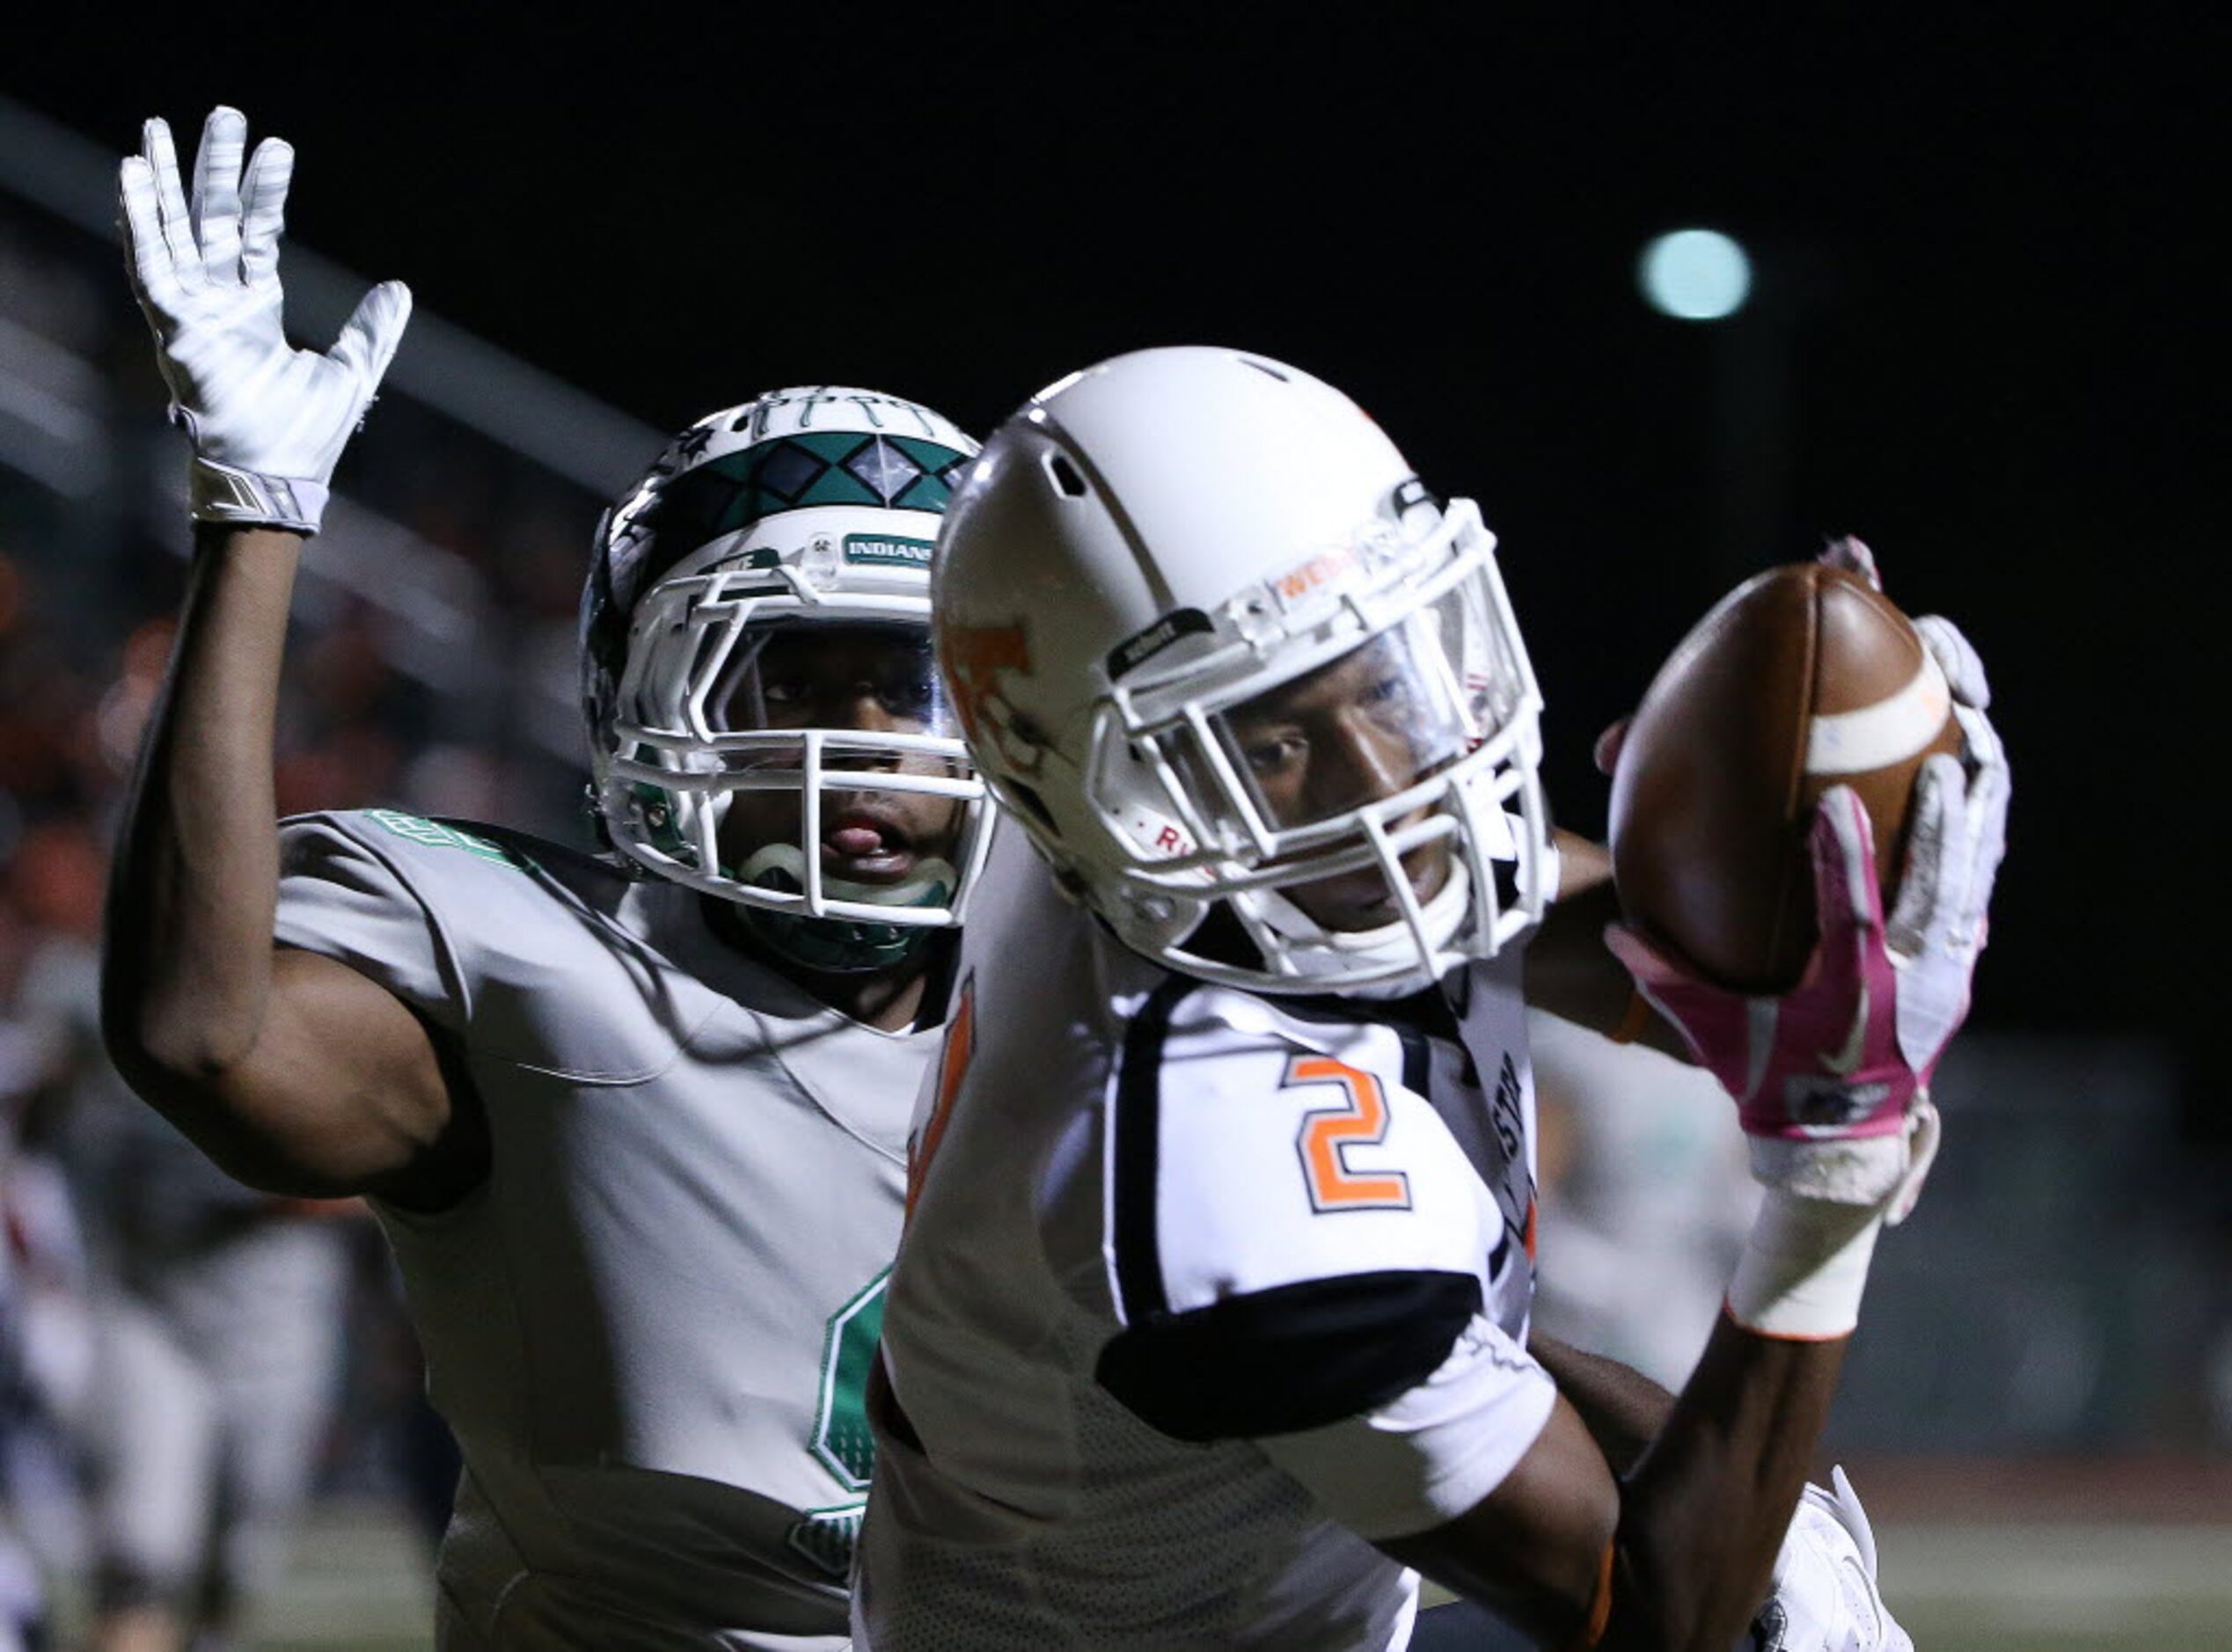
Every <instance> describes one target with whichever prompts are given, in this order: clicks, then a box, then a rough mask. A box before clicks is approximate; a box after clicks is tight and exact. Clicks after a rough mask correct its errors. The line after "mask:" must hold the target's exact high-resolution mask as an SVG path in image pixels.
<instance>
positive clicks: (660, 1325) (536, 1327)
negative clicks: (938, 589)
mask: <svg viewBox="0 0 2232 1652" xmlns="http://www.w3.org/2000/svg"><path fill="white" fill-rule="evenodd" d="M244 148H245V123H244V122H243V121H242V120H241V117H240V116H239V115H238V113H235V112H233V111H231V110H226V109H220V110H218V111H217V112H216V113H215V114H213V115H212V116H211V117H210V119H209V124H208V126H207V128H206V129H205V131H204V133H203V137H202V144H201V153H200V157H199V158H198V160H197V161H196V163H195V166H194V177H193V183H192V187H191V191H190V193H189V190H188V188H187V186H185V185H184V184H183V183H182V182H181V179H180V178H179V169H178V163H177V160H176V157H175V156H174V154H173V151H172V142H171V136H170V134H169V132H168V130H167V129H166V128H165V126H164V125H163V123H162V122H160V121H150V123H149V124H148V127H147V130H146V140H145V148H144V151H143V154H141V155H138V156H135V157H130V158H128V159H127V160H126V161H125V162H124V164H123V172H122V191H123V207H124V221H125V223H126V227H127V235H128V242H129V252H130V258H129V260H128V262H129V267H130V270H131V273H132V275H133V279H134V284H135V289H136V291H137V293H138V296H139V298H140V301H141V303H142V305H143V308H144V309H145V311H146V312H147V315H148V318H149V320H150V323H151V324H152V325H153V327H154V331H155V334H156V339H157V346H158V360H159V362H160V364H161V367H162V369H163V372H164V376H165V379H166V380H167V381H168V383H169V384H170V388H171V391H172V398H173V410H174V413H175V416H176V417H177V419H178V420H179V422H180V423H182V424H183V425H184V426H185V427H186V428H187V432H188V434H189V435H190V436H191V437H192V439H193V443H194V460H193V471H192V475H193V483H194V487H193V495H194V515H195V517H196V521H197V528H196V550H195V558H194V578H193V584H192V589H191V594H190V596H188V598H187V604H186V608H185V610H184V613H183V614H182V616H181V618H180V621H179V632H178V640H177V644H176V654H175V657H174V660H173V662H172V673H171V676H170V680H169V683H168V686H167V689H166V691H165V695H164V698H163V700H162V703H161V704H160V705H158V706H157V709H156V710H155V712H154V713H153V714H152V717H151V720H150V725H149V728H148V733H147V739H146V747H145V750H144V752H143V761H142V765H141V771H140V775H139V778H138V782H137V786H136V788H135V795H134V797H133V799H132V801H131V804H130V807H129V809H128V815H127V816H126V819H125V822H124V825H123V831H122V836H121V844H120V850H119V859H118V864H117V869H116V876H115V885H114V890H113V899H112V902H111V905H110V911H109V928H108V950H107V956H106V982H105V987H106V1025H107V1032H108V1036H109V1040H110V1042H111V1046H112V1049H113V1053H114V1055H115V1056H116V1058H117V1061H118V1063H119V1064H120V1065H121V1067H122V1069H123V1070H124V1071H125V1072H126V1073H127V1075H128V1077H129V1078H131V1080H132V1081H133V1083H134V1084H135V1086H136V1087H137V1088H138V1089H139V1090H140V1091H141V1093H143V1095H145V1096H146V1097H147V1098H148V1099H149V1100H150V1101H152V1102H153V1103H154V1104H155V1105H156V1106H157V1107H159V1108H161V1109H162V1110H163V1111H164V1112H165V1114H166V1115H168V1116H170V1117H171V1118H172V1120H173V1121H174V1122H177V1123H178V1124H179V1126H180V1127H181V1128H182V1129H184V1130H185V1131H186V1132H187V1134H188V1135H189V1136H191V1137H193V1138H194V1140H195V1141H196V1142H197V1143H199V1144H201V1146H203V1147H204V1148H205V1150H207V1151H209V1153H210V1155H211V1156H212V1157H213V1158H215V1159H217V1160H219V1162H220V1163H222V1164H223V1166H226V1167H227V1168H229V1169H231V1170H232V1171H233V1172H234V1173H237V1174H238V1175H239V1176H241V1177H242V1178H243V1179H245V1180H248V1181H252V1182H254V1183H256V1184H258V1185H260V1186H263V1187H266V1188H273V1189H276V1190H281V1191H286V1192H293V1193H300V1194H311V1195H340V1194H348V1193H357V1194H362V1195H366V1196H367V1197H368V1198H369V1199H370V1202H371V1203H372V1206H373V1209H374V1210H375V1211H376V1212H377V1215H378V1217H380V1220H381V1222H382V1224H383V1225H384V1228H385V1229H386V1231H387V1233H388V1235H389V1237H390V1239H391V1241H392V1245H393V1247H394V1249H395V1252H396V1254H397V1256H398V1258H399V1262H400V1264H401V1268H402V1272H403V1275H404V1278H405V1283H406V1287H407V1290H408V1293H409V1297H410V1301H411V1305H412V1310H413V1317H414V1319H416V1322H417V1326H418V1329H419V1333H420V1336H421V1341H422V1343H423V1345H424V1347H425V1349H426V1352H427V1356H428V1372H429V1385H430V1390H431V1393H432V1397H433V1399H434V1400H435V1404H436V1406H437V1407H439V1408H440V1409H441V1411H442V1412H443V1414H444V1415H445V1416H446V1417H447V1419H448V1420H449V1422H450V1425H451V1426H452V1428H453V1429H455V1431H456V1433H457V1437H458V1440H459V1443H460V1444H461V1446H462V1448H463V1451H464V1456H465V1474H464V1477H463V1480H462V1481H461V1484H460V1487H459V1490H458V1502H457V1516H456V1518H455V1520H454V1521H453V1523H452V1524H451V1527H450V1533H449V1536H448V1538H447V1539H445V1542H444V1544H443V1554H442V1559H441V1562H440V1567H439V1577H440V1583H441V1591H440V1603H439V1623H440V1626H439V1631H438V1633H439V1638H440V1641H441V1643H442V1644H443V1645H444V1646H446V1647H452V1648H475V1647H483V1646H487V1647H501V1648H561V1647H563V1648H613V1647H620V1646H633V1647H645V1646H653V1645H655V1646H660V1647H707V1648H714V1647H719V1648H785V1649H786V1652H798V1649H800V1648H824V1649H834V1648H839V1647H841V1646H842V1645H843V1644H844V1641H845V1616H846V1592H845V1579H846V1573H847V1568H848V1564H849V1559H850V1553H851V1548H852V1542H853V1531H854V1530H855V1529H856V1527H857V1525H858V1523H859V1520H860V1510H861V1507H862V1502H863V1500H864V1496H865V1493H866V1489H867V1479H868V1474H869V1471H870V1468H871V1466H872V1461H873V1447H872V1443H871V1440H870V1437H869V1435H868V1431H867V1425H866V1422H865V1419H864V1417H863V1415H862V1403H863V1401H862V1393H863V1382H864V1378H865V1374H866V1371H867V1358H868V1354H869V1351H870V1350H871V1349H873V1348H874V1346H875V1337H876V1331H877V1326H878V1324H879V1322H880V1319H881V1317H882V1296H883V1289H884V1278H885V1275H886V1273H887V1272H888V1269H889V1263H890V1259H891V1255H892V1253H893V1251H894V1249H895V1247H896V1242H897V1238H898V1230H899V1220H900V1210H901V1202H902V1197H903V1194H904V1140H905V1132H906V1126H907V1117H908V1112H909V1109H910V1107H911V1104H912V1099H913V1095H914V1093H915V1090H916V1088H917V1085H918V1080H919V1078H920V1077H921V1075H922V1074H923V1072H924V1071H925V1069H926V1064H927V1063H928V1061H929V1059H930V1057H931V1056H933V1053H934V1051H935V1048H936V1044H937V1038H938V1034H937V1033H936V1031H935V1030H934V1027H933V1025H932V1023H933V1020H934V1014H935V1012H936V1011H937V1010H938V1009H939V1008H940V1007H941V1006H942V1005H943V1002H944V995H943V994H942V993H940V992H934V991H932V990H930V988H931V986H932V984H933V980H934V978H935V976H936V975H937V973H938V971H939V969H940V967H941V965H942V962H943V961H944V960H945V959H946V957H947V955H948V954H949V953H950V950H951V947H950V943H951V938H952V935H953V932H954V926H955V925H956V924H957V923H958V922H959V920H960V918H961V916H962V909H963V907H964V904H965V903H966V901H967V899H968V894H969V887H970V882H971V881H972V876H973V873H974V870H975V868H976V866H977V863H978V862H979V860H980V859H982V856H983V852H984V844H985V836H986V825H987V815H988V809H989V805H988V803H987V800H985V799H984V796H983V789H982V787H981V785H980V783H979V782H978V781H977V778H975V776H974V773H973V771H972V770H971V769H970V764H969V763H968V760H967V757H966V753H965V751H964V749H962V745H961V742H960V741H959V739H958V737H957V734H958V731H957V729H955V727H953V726H951V724H950V722H949V720H948V715H947V712H946V708H945V705H944V701H943V698H942V694H941V691H940V688H939V684H938V682H937V679H936V677H935V675H934V672H933V668H932V662H931V659H930V654H929V649H928V629H927V627H928V600H927V599H928V582H929V576H928V557H929V549H930V543H931V540H932V538H933V533H934V530H935V528H936V524H937V522H938V517H939V513H940V510H941V508H943V506H944V504H945V502H946V500H947V497H948V492H949V490H950V487H951V485H952V483H953V481H954V480H955V476H956V474H957V473H958V471H959V470H960V468H961V467H962V466H963V465H964V464H966V463H967V462H968V461H969V460H970V456H971V455H973V453H974V451H975V445H974V443H973V442H970V440H969V438H967V437H966V436H964V435H962V434H961V433H960V432H959V431H958V430H956V429H955V428H954V427H953V426H952V425H950V424H949V423H948V422H947V421H946V420H944V419H942V418H940V416H939V415H938V414H936V413H933V412H932V411H930V410H929V409H928V408H926V407H923V406H918V405H917V404H915V403H913V402H910V401H905V400H903V399H900V398H896V397H892V396H886V395H882V394H878V393H875V392H873V391H861V390H853V389H845V388H841V387H836V386H826V385H823V386H814V387H809V388H805V389H798V390H788V391H776V392H774V393H772V394H770V395H765V396H762V397H759V398H757V399H756V400H754V401H751V402H749V403H746V404H745V405H743V406H739V407H735V408H731V409H728V410H726V411H724V412H722V413H716V414H714V415H713V416H711V417H710V418H707V419H706V420H700V421H699V423H698V424H696V425H695V426H692V428H690V429H689V430H686V431H684V433H683V434H682V435H680V436H679V437H677V439H676V440H675V442H673V443H672V444H671V445H670V446H669V447H668V449H667V450H666V451H665V452H664V453H663V454H662V455H661V456H660V457H659V459H658V461H657V463H656V464H655V465H654V466H653V467H652V469H651V471H650V472H649V474H648V475H647V476H646V477H645V478H644V479H643V480H642V482H641V483H640V485H639V486H637V487H636V488H635V489H634V490H633V491H632V492H631V493H630V494H629V495H628V496H627V498H626V500H625V501H623V502H622V503H621V504H620V505H619V506H618V507H617V508H615V509H614V511H613V512H611V515H609V516H608V518H607V520H606V522H605V523H604V525H603V526H602V527H601V528H600V530H599V531H598V535H597V540H596V560H595V565H594V568H593V572H592V574H591V577H590V581H589V589H588V592H587V596H586V598H585V601H584V603H583V610H582V618H583V638H582V641H583V663H584V684H585V700H586V706H587V711H588V716H589V729H590V735H591V742H592V745H593V748H594V768H595V775H596V785H595V788H594V789H595V796H596V805H597V808H598V813H599V817H600V819H601V820H602V822H603V823H604V828H605V830H607V832H608V833H609V836H610V839H611V843H612V844H613V845H615V846H616V847H617V849H618V851H619V853H618V854H616V855H607V856H603V857H590V856H586V855H582V854H578V853H575V852H570V851H567V850H565V849H561V848H560V847H558V846H556V845H554V844H546V843H543V842H540V841H538V840H535V839H532V838H529V837H523V836H521V835H519V834H516V833H513V832H509V831H504V830H497V829H494V828H489V827H482V826H477V825H470V824H464V823H456V822H435V821H429V820H425V819H421V818H419V817H417V816H415V815H406V814H402V813H399V812H397V811H393V810H387V809H371V810H367V811H363V812H359V813H351V814H327V815H311V816H307V817H304V818H301V819H297V820H294V821H290V822H285V823H283V824H282V823H280V822H276V821H275V820H274V808H273V794H272V761H271V741H272V727H273V720H274V713H275V710H276V702H277V698H278V682H279V662H280V657H281V653H282V647H283V644H284V640H285V635H286V629H287V619H288V608H289V596H290V593H291V591H292V588H293V582H294V578H295V573H296V565H297V563H298V561H299V559H300V558H301V555H302V552H303V548H304V539H305V537H306V536H307V535H308V534H310V533H311V532H312V531H313V530H315V529H316V528H317V526H318V515H319V510H320V508H321V507H322V505H323V502H324V499H325V494H326V486H327V483H328V479H329V478H330V477H331V475H332V472H333V465H334V462H335V460H336V458H337V457H338V456H339V454H340V450H341V447H342V445H343V444H344V442H346V441H347V439H348V435H349V434H350V432H351V431H352V430H354V429H355V427H356V425H357V423H358V420H359V419H360V418H361V417H362V413H363V412H364V410H365V408H366V406H368V404H369V403H370V399H371V396H372V393H373V391H374V389H375V388H376V386H377V384H378V382H379V379H380V376H381V373H382V371H383V370H384V368H385V366H386V364H387V362H388V360H389V357H390V356H391V355H392V353H393V351H394V349H395V347H396V345H397V343H398V341H399V338H400V336H401V333H402V330H403V326H404V323H405V320H406V316H407V313H408V310H409V296H408V294H407V292H406V291H405V289H403V288H402V287H401V286H400V285H399V284H395V283H390V284H387V285H384V286H382V287H379V288H376V289H373V291H372V292H371V293H370V295H369V296H367V297H366V299H365V301H364V302H363V303H362V305H361V306H360V307H359V310H358V311H357V313H356V315H355V317H354V318H352V319H351V321H350V322H349V323H348V325H347V326H346V327H345V328H344V329H343V332H342V334H341V338H340V342H339V343H338V344H337V345H336V346H335V347H334V348H333V350H332V351H330V352H328V353H326V354H325V355H317V354H313V353H311V352H308V351H302V350H295V349H291V348H289V346H288V345H287V343H286V341H285V340H284V338H283V337H282V333H281V331H280V290H279V286H278V279H277V274H276V245H275V244H276V238H277V236H278V232H279V224H280V216H281V206H282V200H283V197H284V194H285V188H286V182H287V178H288V174H289V167H290V164H291V153H290V151H289V150H288V148H287V146H286V145H285V144H283V143H278V142H277V141H275V140H268V139H267V140H266V141H265V142H264V143H263V144H262V145H261V146H260V147H259V148H258V150H257V151H256V153H255V156H254V157H253V159H252V160H251V161H249V163H248V164H247V166H246V170H245V176H244V173H243V169H242V161H243V150H244Z"/></svg>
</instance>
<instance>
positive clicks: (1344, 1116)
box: [1279, 1056, 1410, 1213]
mask: <svg viewBox="0 0 2232 1652" xmlns="http://www.w3.org/2000/svg"><path fill="white" fill-rule="evenodd" d="M1301 1085H1327V1086H1329V1087H1334V1088H1337V1089H1338V1090H1339V1092H1340V1094H1341V1100H1340V1101H1339V1102H1338V1103H1337V1104H1336V1105H1335V1106H1332V1107H1314V1108H1312V1109H1311V1110H1310V1111H1309V1112H1307V1113H1306V1114H1304V1115H1302V1129H1301V1134H1300V1135H1299V1136H1298V1137H1296V1138H1295V1143H1294V1145H1295V1148H1296V1149H1297V1151H1299V1152H1300V1154H1301V1156H1302V1180H1303V1182H1304V1184H1305V1185H1306V1187H1307V1188H1309V1192H1310V1204H1311V1207H1312V1208H1313V1209H1314V1210H1318V1211H1320V1212H1321V1213H1322V1212H1326V1211H1332V1210H1409V1208H1410V1178H1409V1177H1408V1176H1406V1175H1405V1174H1403V1173H1402V1172H1401V1171H1399V1170H1394V1171H1385V1172H1379V1173H1367V1172H1364V1171H1357V1170H1352V1169H1350V1167H1349V1161H1348V1158H1347V1154H1348V1151H1349V1149H1350V1148H1351V1147H1369V1146H1372V1145H1373V1144H1376V1143H1379V1142H1381V1141H1384V1140H1386V1139H1387V1122H1388V1111H1387V1093H1386V1092H1384V1091H1383V1090H1382V1089H1381V1088H1380V1087H1379V1079H1377V1078H1373V1077H1372V1074H1370V1073H1368V1072H1365V1071H1363V1070H1362V1069H1360V1068H1356V1067H1351V1066H1350V1065H1349V1064H1347V1063H1345V1062H1339V1061H1336V1060H1334V1059H1333V1057H1332V1056H1288V1057H1287V1062H1286V1074H1285V1077H1284V1078H1281V1079H1280V1080H1279V1087H1280V1088H1281V1089H1283V1090H1291V1089H1295V1088H1298V1087H1299V1086H1301Z"/></svg>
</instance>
